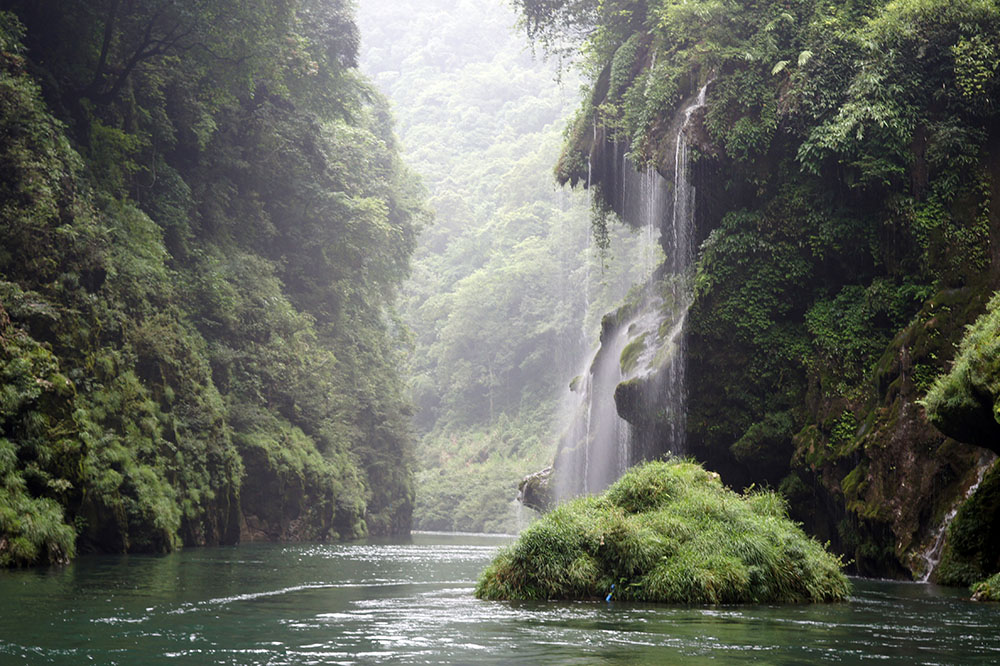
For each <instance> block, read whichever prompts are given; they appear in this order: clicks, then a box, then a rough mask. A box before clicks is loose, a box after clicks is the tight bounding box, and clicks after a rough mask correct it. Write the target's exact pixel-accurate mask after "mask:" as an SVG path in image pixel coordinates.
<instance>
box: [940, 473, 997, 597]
mask: <svg viewBox="0 0 1000 666" xmlns="http://www.w3.org/2000/svg"><path fill="white" fill-rule="evenodd" d="M997 571H1000V468H998V467H996V466H994V467H993V468H992V469H991V470H990V471H989V472H987V474H986V476H985V477H984V478H983V482H982V483H981V484H980V485H979V488H977V489H976V492H975V493H973V494H972V496H971V497H970V498H969V499H968V500H966V501H965V502H964V503H963V504H962V506H961V507H960V508H959V509H958V512H957V513H956V514H955V518H954V520H952V521H951V524H950V525H949V526H948V532H947V537H946V539H945V543H944V552H943V553H942V556H941V563H940V564H939V565H938V568H937V570H936V571H935V572H934V578H935V580H936V581H937V582H938V583H941V584H943V585H971V584H973V583H975V582H976V581H979V580H982V579H983V578H984V577H986V576H989V575H990V574H992V573H995V572H997Z"/></svg>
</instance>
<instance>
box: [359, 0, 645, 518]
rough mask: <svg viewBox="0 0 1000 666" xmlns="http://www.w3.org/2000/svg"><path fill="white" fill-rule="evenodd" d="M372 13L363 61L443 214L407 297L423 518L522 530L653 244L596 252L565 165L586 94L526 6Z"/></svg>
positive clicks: (620, 242)
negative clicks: (635, 255) (556, 162)
mask: <svg viewBox="0 0 1000 666" xmlns="http://www.w3.org/2000/svg"><path fill="white" fill-rule="evenodd" d="M360 19H361V25H362V27H363V34H364V40H363V43H362V62H363V66H364V68H365V70H366V71H368V72H370V73H371V74H372V76H373V78H374V79H375V81H376V83H377V84H378V85H380V86H381V87H383V89H384V90H385V91H386V94H387V95H388V96H389V98H390V99H392V100H393V101H394V102H395V112H396V114H397V116H398V118H399V132H400V138H401V140H402V143H403V144H404V146H405V147H406V150H407V161H408V163H410V164H411V165H413V167H414V168H415V169H417V170H418V171H419V172H420V173H421V174H422V176H423V177H424V179H425V182H426V185H427V187H428V190H429V192H430V204H431V206H432V207H433V208H434V210H435V222H434V225H433V226H432V227H430V228H429V229H427V231H426V232H425V233H424V234H422V236H421V239H420V242H419V246H418V249H417V251H416V253H415V255H414V269H413V277H412V279H411V280H410V281H409V282H408V283H407V285H406V288H405V291H404V300H403V302H402V306H401V310H402V315H403V319H404V320H405V321H406V323H407V324H408V325H409V327H410V329H411V330H412V333H413V351H412V354H411V358H410V373H411V377H412V395H413V400H414V405H415V408H416V414H415V425H416V427H417V429H418V431H419V433H420V434H421V435H422V439H421V444H420V445H419V447H418V457H419V461H420V471H419V472H418V474H417V491H418V492H417V500H416V508H415V514H414V524H415V525H416V526H418V527H421V528H424V529H460V530H472V531H505V530H506V531H509V530H513V529H515V528H516V524H515V520H516V516H515V511H514V507H513V506H512V501H513V499H514V497H515V496H516V494H517V483H518V481H519V480H520V479H521V477H523V476H524V475H525V474H526V473H528V472H529V471H534V470H536V469H538V468H539V467H541V466H543V464H544V461H545V460H546V459H547V458H549V457H551V455H552V451H553V449H554V447H555V442H556V440H557V438H558V432H557V428H558V427H559V424H558V421H557V419H556V409H557V407H558V396H559V395H560V393H565V392H567V391H566V386H567V384H568V383H569V381H570V379H571V378H572V377H573V376H574V374H576V373H578V372H579V370H578V369H577V368H575V367H574V365H576V364H578V363H579V362H580V360H581V358H582V356H584V355H585V354H586V351H587V348H588V347H589V345H590V343H591V342H592V341H594V340H596V335H597V325H598V322H599V318H600V315H601V314H602V313H603V312H604V311H606V310H607V309H608V308H610V307H611V306H612V305H613V304H614V302H615V300H616V299H617V298H620V297H621V295H623V294H624V293H625V291H626V290H627V289H628V288H629V286H630V285H631V283H632V282H633V281H635V280H637V279H639V267H638V266H636V265H634V264H630V263H629V262H628V261H627V257H628V256H629V255H630V251H631V250H632V248H634V247H635V246H636V239H635V238H634V237H633V236H631V235H630V234H629V233H627V232H626V231H624V230H622V229H617V230H615V231H614V232H613V239H612V240H613V241H614V243H613V247H612V248H611V249H610V250H609V252H608V253H607V254H606V255H605V256H604V257H603V260H604V261H603V265H602V263H601V261H602V257H600V256H598V255H596V254H595V253H594V252H592V251H591V250H590V249H589V247H588V236H589V232H588V226H589V213H588V209H587V204H586V198H585V197H584V196H583V195H581V194H580V193H569V192H560V191H559V190H558V188H557V187H556V185H555V183H554V182H553V180H552V176H551V164H552V161H553V159H554V156H555V155H557V154H558V151H559V141H560V130H561V126H562V124H563V123H564V122H565V117H566V113H567V111H568V109H569V107H570V106H571V105H573V104H575V103H576V91H575V90H573V89H572V87H571V86H570V85H569V83H568V81H567V82H564V84H563V85H562V86H560V85H557V84H556V83H555V82H554V81H553V76H554V65H553V64H552V63H548V62H544V61H541V60H535V59H533V58H532V57H531V55H530V54H528V53H526V52H525V43H524V39H523V36H521V35H520V34H518V33H517V32H514V31H512V30H511V27H512V26H513V24H514V22H515V15H514V13H513V12H512V11H511V10H510V9H509V8H507V7H505V6H504V5H503V4H502V3H498V2H494V1H493V0H466V1H464V2H460V3H458V4H457V5H456V3H454V2H446V1H445V0H406V1H400V2H392V3H366V4H363V5H362V6H361V8H360ZM567 78H568V77H567Z"/></svg>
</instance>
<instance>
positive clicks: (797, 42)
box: [515, 0, 1000, 575]
mask: <svg viewBox="0 0 1000 666" xmlns="http://www.w3.org/2000/svg"><path fill="white" fill-rule="evenodd" d="M515 4H516V5H517V6H518V7H519V8H520V10H521V13H522V20H523V23H524V27H525V28H526V29H527V32H528V34H529V35H532V36H534V37H535V38H536V39H537V41H538V43H539V44H540V45H541V46H542V47H543V48H547V49H550V50H552V51H553V52H556V53H560V54H563V55H565V54H567V53H573V54H574V57H575V59H576V62H577V64H578V65H579V69H580V71H582V72H583V74H584V76H586V77H587V79H588V82H589V91H588V97H587V98H586V99H585V101H584V102H583V104H582V105H581V107H580V110H579V112H578V113H577V115H576V116H575V117H574V119H573V121H572V123H571V126H570V128H569V129H568V131H567V140H566V142H565V145H564V151H563V155H562V157H561V158H560V160H559V164H558V167H557V176H558V178H559V179H560V181H562V182H572V183H574V184H577V183H586V182H588V173H589V170H588V166H589V169H590V170H592V171H593V173H598V174H601V173H611V172H612V170H610V169H608V168H607V165H604V164H593V163H592V162H590V161H589V160H590V159H591V158H593V157H594V156H600V155H602V154H606V153H609V152H610V151H607V150H604V151H603V153H602V146H601V142H602V141H605V142H606V141H608V140H616V141H619V142H625V143H626V144H627V145H628V147H629V151H630V154H631V156H632V158H633V160H634V161H636V162H638V163H653V164H656V165H657V166H659V167H660V168H661V170H662V171H664V172H665V173H666V172H669V170H670V169H672V167H673V154H674V153H673V151H674V143H673V141H674V137H675V135H676V128H677V126H678V119H679V117H680V116H679V115H678V113H679V111H680V109H682V108H683V106H684V105H685V104H686V101H687V100H690V99H691V98H692V96H693V95H695V94H696V93H697V91H698V90H699V89H700V88H701V87H702V86H704V85H706V84H707V85H708V89H707V105H706V107H705V111H704V112H703V113H702V112H698V114H696V115H695V117H694V119H693V125H694V126H693V128H692V131H691V134H690V136H689V137H688V138H689V140H690V142H691V145H692V150H693V153H694V154H693V156H692V160H693V162H694V166H693V169H692V174H691V175H692V178H693V183H694V185H695V187H696V191H697V197H698V199H697V205H696V210H697V211H698V219H697V220H696V223H697V226H698V238H699V240H700V241H702V244H701V247H700V250H699V255H698V259H697V266H696V272H695V276H694V291H695V299H694V303H693V305H692V307H691V311H690V313H689V316H688V319H687V325H688V338H687V350H688V354H689V364H688V372H687V377H688V379H689V403H688V404H689V414H688V419H687V427H688V438H687V441H688V451H689V452H691V453H692V454H693V455H695V456H697V457H698V458H699V459H700V460H703V461H705V462H706V463H707V464H708V465H710V466H711V467H712V468H713V469H716V470H718V471H719V472H720V473H721V474H722V475H723V478H724V479H725V480H726V482H727V483H730V484H731V485H733V486H734V487H742V486H745V485H748V484H750V483H753V482H768V483H771V484H773V485H780V486H781V487H787V488H795V489H796V498H795V501H794V502H793V504H792V506H793V515H794V516H795V517H796V518H797V519H799V520H802V521H804V522H806V524H807V525H808V528H809V529H810V531H812V532H813V533H814V534H818V535H821V536H822V537H823V538H824V539H830V540H831V541H832V542H833V545H834V547H835V548H836V549H838V550H840V551H841V552H845V553H849V554H850V559H852V560H853V561H854V562H855V566H856V567H857V569H858V570H859V571H861V572H865V573H873V574H878V575H905V570H904V568H903V567H904V566H907V564H906V563H907V562H910V561H911V555H912V554H913V553H914V552H917V550H918V549H919V548H921V547H924V546H925V545H926V541H927V539H928V538H929V537H930V532H931V531H932V530H930V529H929V526H928V525H927V521H928V517H929V516H934V517H935V518H934V520H939V519H940V518H941V517H942V516H943V515H945V513H946V512H947V507H949V506H951V504H952V503H953V502H954V501H956V500H957V499H958V498H959V497H960V493H961V491H962V488H963V487H968V479H969V478H970V475H974V474H975V470H974V469H973V468H974V466H975V464H976V461H977V460H978V458H979V456H978V454H977V453H976V452H975V451H974V450H973V449H971V448H969V447H965V446H962V445H960V444H958V443H956V442H955V441H953V440H950V439H948V438H946V437H945V436H943V435H942V431H943V432H944V433H945V434H947V435H951V436H958V438H959V439H961V440H963V441H964V442H968V443H971V444H976V445H978V446H987V447H989V446H994V442H995V441H996V436H995V433H994V431H993V429H995V428H996V420H995V419H994V411H993V408H994V405H993V404H992V402H991V400H992V399H991V398H989V396H990V395H996V391H992V390H985V392H983V387H984V386H985V383H988V382H989V381H991V380H990V379H989V378H988V377H989V362H988V361H986V360H985V359H989V358H992V357H991V356H990V353H989V351H988V349H989V341H988V336H989V335H990V333H989V331H990V330H992V329H989V328H988V326H987V325H986V324H985V323H983V324H977V328H976V329H974V330H973V331H971V332H970V334H969V335H970V338H969V341H968V342H967V343H966V345H965V347H964V348H967V349H969V350H972V349H976V350H977V351H975V352H972V351H965V352H963V354H964V356H963V357H962V359H960V360H959V362H958V363H957V364H956V365H955V371H954V372H953V373H952V374H950V375H948V377H946V378H944V379H941V380H940V381H939V382H938V383H937V385H936V387H935V388H933V389H931V391H930V395H929V396H928V398H927V402H926V405H927V407H928V411H929V413H930V414H931V415H932V416H931V419H932V421H931V422H932V423H934V424H936V425H939V426H940V427H941V428H942V431H938V430H937V429H935V428H934V427H933V426H932V425H931V424H930V423H928V421H927V419H926V418H925V417H924V415H923V413H922V412H921V410H920V409H919V408H916V407H915V405H916V404H917V403H918V401H919V400H921V399H922V398H924V394H925V392H927V391H928V389H930V387H931V386H932V385H933V383H934V378H935V377H936V376H937V375H938V374H939V373H941V372H942V371H945V370H947V368H948V363H949V361H950V360H951V358H952V356H953V355H954V353H955V349H956V347H957V346H958V344H959V342H960V340H961V339H962V338H963V335H964V333H965V330H964V327H965V326H966V325H968V324H970V323H972V322H973V321H974V320H975V318H976V317H978V316H979V315H980V314H981V312H982V306H983V304H984V301H985V300H986V299H985V297H984V295H986V294H990V293H992V292H993V291H994V290H995V285H996V276H997V275H998V274H1000V263H998V260H997V258H998V257H1000V255H998V254H997V251H996V239H997V233H998V231H997V230H998V229H1000V222H998V220H1000V218H998V211H1000V194H998V192H1000V190H998V189H997V183H998V182H1000V162H998V160H997V155H1000V143H998V137H997V133H996V127H998V126H1000V125H998V113H1000V108H998V107H997V104H996V99H997V95H998V92H1000V65H998V59H997V54H998V53H1000V38H998V35H1000V6H998V5H997V3H996V2H995V1H994V0H961V1H959V2H949V1H945V0H892V1H889V2H885V1H882V0H874V1H872V2H862V3H857V2H834V3H829V2H818V1H813V0H807V1H804V2H797V3H791V4H789V3H787V2H777V1H770V0H769V1H765V2H754V3H749V4H748V3H729V4H726V3H718V2H715V1H714V0H688V1H685V2H676V1H674V0H611V1H608V2H591V1H589V0H555V1H550V0H517V2H515ZM595 141H596V142H597V144H596V145H595ZM605 145H606V144H605ZM602 159H606V158H602ZM594 185H596V187H595V188H594V192H595V194H596V195H597V196H599V197H600V196H603V193H604V192H614V191H617V188H616V186H615V184H613V183H604V182H600V180H598V182H597V183H594ZM603 205H605V206H609V207H611V208H614V207H615V206H616V205H619V204H617V203H616V202H615V201H604V202H603ZM597 222H598V223H600V219H598V220H597ZM596 233H597V235H598V236H600V235H601V233H602V232H601V230H600V229H598V230H597V232H596ZM976 331H980V332H979V333H977V332H976ZM977 336H978V337H977ZM976 354H981V355H982V356H981V358H982V359H984V361H983V362H981V363H980V362H977V361H973V358H975V357H976ZM993 356H995V354H994V355H993ZM977 363H978V365H977ZM963 373H964V374H963ZM977 391H978V392H979V393H977ZM987 403H989V404H987ZM945 407H947V408H948V409H943V408H945ZM949 409H950V410H951V411H950V413H951V414H952V416H950V417H949V416H948V414H949ZM960 422H961V423H968V424H969V425H967V426H964V425H961V423H960ZM633 425H637V426H639V427H641V424H637V423H634V424H633ZM963 428H964V430H963ZM969 428H972V429H977V430H976V432H969V431H968V429H969ZM984 429H985V430H984ZM986 433H988V436H986ZM930 488H934V489H935V490H934V491H930V490H929V489H930Z"/></svg>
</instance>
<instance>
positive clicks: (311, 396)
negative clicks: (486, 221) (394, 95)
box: [0, 0, 425, 565]
mask: <svg viewBox="0 0 1000 666" xmlns="http://www.w3.org/2000/svg"><path fill="white" fill-rule="evenodd" d="M4 6H5V7H6V8H7V9H9V10H10V11H9V12H0V127H2V128H3V132H0V172H2V173H0V376H2V384H0V565H26V564H33V563H39V562H41V563H44V562H59V561H64V560H65V559H67V558H69V557H71V556H72V555H73V553H74V551H76V552H79V551H112V552H125V551H147V552H161V551H166V550H169V549H171V548H174V547H176V546H178V545H181V544H214V543H235V542H237V541H238V540H240V539H241V538H243V539H247V538H269V539H296V538H309V539H323V540H325V539H334V538H351V537H358V536H361V535H364V534H366V533H380V534H385V533H400V532H405V531H406V530H408V529H409V525H410V512H411V510H412V501H413V488H412V463H411V461H412V452H411V450H410V446H411V443H410V439H411V435H410V431H409V422H408V417H409V407H408V405H407V402H406V400H405V399H404V397H403V391H402V386H401V378H400V377H399V375H398V370H397V368H398V365H399V358H400V354H399V349H400V347H401V345H402V340H401V335H400V327H399V326H398V325H397V322H396V319H395V315H394V313H393V302H394V298H395V291H396V289H397V288H398V285H399V284H400V282H401V281H402V279H403V278H404V277H405V276H406V275H407V272H408V266H409V256H410V253H411V252H412V249H413V247H414V244H415V236H416V231H417V228H418V226H419V224H420V222H421V220H422V219H423V217H424V215H425V214H424V212H423V210H422V208H421V205H422V204H421V196H422V195H421V193H420V191H419V187H418V186H416V185H415V184H414V178H413V176H412V175H411V174H409V173H408V172H407V170H406V169H405V168H403V167H402V165H401V162H400V159H399V155H398V150H397V148H396V144H395V140H394V137H393V134H392V128H391V123H390V121H389V114H388V110H387V108H386V104H385V102H384V101H383V100H382V98H380V96H379V95H378V94H377V93H376V92H375V91H374V90H373V89H372V88H371V87H370V86H369V84H368V83H366V82H365V80H364V79H363V78H362V77H361V76H360V75H359V74H358V72H357V70H356V68H355V61H356V49H357V30H356V28H355V26H354V23H353V20H352V17H351V12H350V10H349V3H347V2H339V1H335V2H328V1H324V2H318V1H314V0H294V1H292V2H283V3H278V4H274V3H267V2H249V3H235V2H225V1H224V2H212V3H204V2H197V1H193V0H192V1H189V0H180V1H178V2H155V3H122V2H118V0H100V1H98V2H77V1H75V0H74V1H71V2H62V1H61V0H59V1H58V2H57V1H55V0H42V1H37V0H31V1H30V2H29V1H25V2H21V1H14V2H8V3H5V5H4Z"/></svg>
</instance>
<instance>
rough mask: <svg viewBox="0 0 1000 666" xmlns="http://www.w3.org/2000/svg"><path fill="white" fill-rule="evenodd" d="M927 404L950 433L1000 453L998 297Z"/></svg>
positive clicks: (938, 423) (932, 417) (968, 335)
mask: <svg viewBox="0 0 1000 666" xmlns="http://www.w3.org/2000/svg"><path fill="white" fill-rule="evenodd" d="M923 404H924V408H925V409H926V410H927V419H928V420H929V421H930V422H931V423H933V424H934V425H935V426H936V427H937V428H938V429H939V430H940V431H941V432H943V433H945V434H946V435H949V436H951V437H954V438H955V439H957V440H959V441H961V442H966V443H968V444H975V445H978V446H983V447H987V448H991V449H993V450H994V451H997V450H1000V445H998V444H997V438H998V436H1000V295H996V296H994V297H993V299H992V300H991V301H990V303H989V305H988V306H987V311H986V313H985V314H983V315H982V316H981V317H979V319H977V320H976V322H975V323H974V324H973V325H972V326H970V327H969V329H968V332H967V333H966V335H965V338H964V339H963V340H962V344H961V346H960V347H959V350H958V355H957V356H956V357H955V362H954V364H953V365H952V367H951V370H950V371H949V372H948V373H947V374H944V375H941V376H940V377H939V378H938V379H937V381H936V382H934V386H933V387H932V388H931V390H930V391H929V392H928V393H927V397H926V398H924V401H923Z"/></svg>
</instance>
